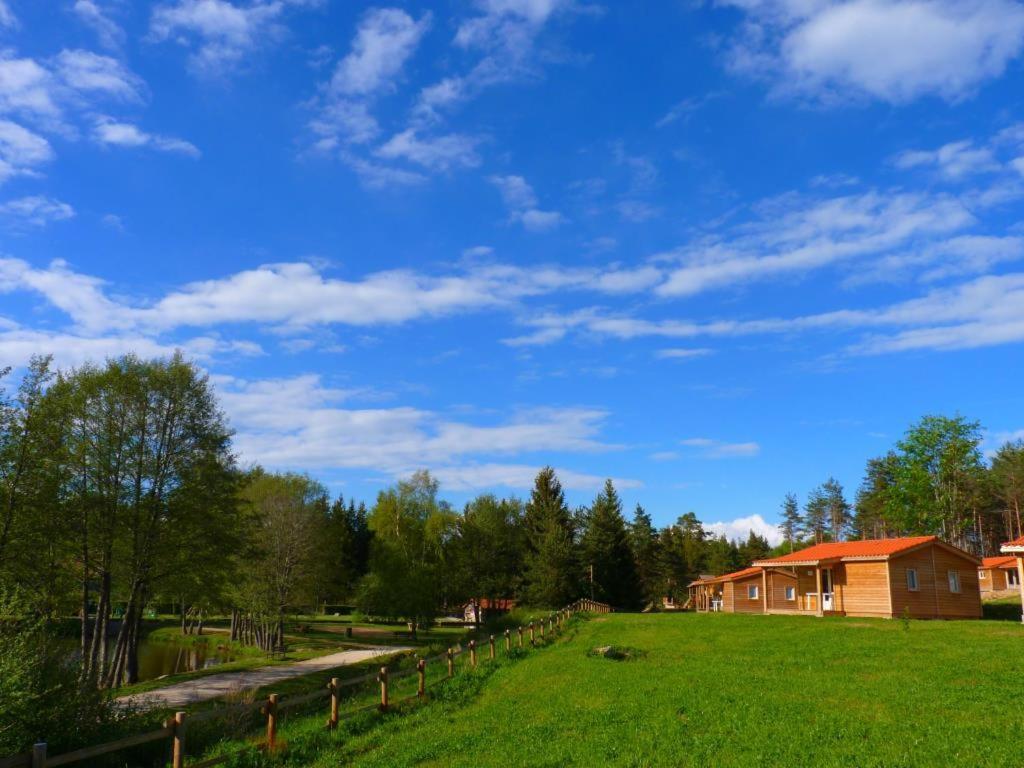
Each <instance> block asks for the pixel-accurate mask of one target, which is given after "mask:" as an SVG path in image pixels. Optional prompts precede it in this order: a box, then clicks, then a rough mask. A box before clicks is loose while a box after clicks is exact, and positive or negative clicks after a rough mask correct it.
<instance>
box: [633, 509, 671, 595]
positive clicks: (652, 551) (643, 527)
mask: <svg viewBox="0 0 1024 768" xmlns="http://www.w3.org/2000/svg"><path fill="white" fill-rule="evenodd" d="M629 540H630V546H631V548H632V550H633V560H634V562H635V563H636V575H637V581H638V582H639V585H640V593H641V594H642V595H643V600H644V602H645V603H654V604H655V605H658V604H660V602H661V598H662V597H663V596H664V594H665V593H664V591H663V589H662V583H661V578H660V576H661V574H660V569H659V565H660V559H661V553H660V552H659V549H660V547H661V541H660V540H659V538H658V532H657V531H656V530H655V528H654V525H653V524H652V522H651V516H650V515H649V514H647V512H645V511H644V508H643V507H641V506H640V505H639V504H637V505H636V510H635V511H634V512H633V522H632V523H631V524H630V526H629Z"/></svg>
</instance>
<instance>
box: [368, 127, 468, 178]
mask: <svg viewBox="0 0 1024 768" xmlns="http://www.w3.org/2000/svg"><path fill="white" fill-rule="evenodd" d="M478 143H479V139H476V138H474V137H472V136H466V135H463V134H460V133H452V134H448V135H446V136H436V137H433V138H426V139H424V138H420V137H419V136H417V135H416V131H415V130H413V129H411V128H410V129H407V130H405V131H402V132H401V133H397V134H395V135H394V136H392V137H391V139H389V140H388V141H387V143H385V144H383V145H382V146H380V147H378V148H377V150H376V155H377V156H378V157H381V158H384V159H386V160H398V159H402V160H408V161H409V162H412V163H416V164H417V165H421V166H423V167H424V168H428V169H430V170H433V171H448V170H451V169H452V168H473V167H476V166H477V165H479V164H480V157H479V156H478V155H477V153H476V145H477V144H478Z"/></svg>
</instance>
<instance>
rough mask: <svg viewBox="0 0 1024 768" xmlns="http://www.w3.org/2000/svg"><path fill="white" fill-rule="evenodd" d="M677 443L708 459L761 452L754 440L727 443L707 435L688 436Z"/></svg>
mask: <svg viewBox="0 0 1024 768" xmlns="http://www.w3.org/2000/svg"><path fill="white" fill-rule="evenodd" d="M679 444H680V445H682V446H685V447H687V448H691V449H693V450H695V451H697V453H698V454H699V455H701V456H703V457H704V458H708V459H735V458H747V457H751V456H757V455H758V454H759V453H761V446H760V445H758V444H757V443H754V442H746V443H729V442H725V441H723V440H714V439H712V438H709V437H689V438H686V439H685V440H680V441H679Z"/></svg>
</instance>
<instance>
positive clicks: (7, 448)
mask: <svg viewBox="0 0 1024 768" xmlns="http://www.w3.org/2000/svg"><path fill="white" fill-rule="evenodd" d="M0 373H2V374H4V375H6V373H7V372H0ZM0 378H2V377H0ZM339 439H344V436H342V435H340V436H339ZM438 491H439V489H438V484H437V482H436V481H435V480H434V479H433V478H432V477H431V476H430V475H429V474H428V473H426V472H419V473H416V474H415V475H414V476H413V477H411V478H409V479H408V480H404V481H402V482H398V483H396V484H395V485H394V486H393V487H391V488H387V489H385V490H383V491H381V492H380V493H379V494H378V496H377V499H376V500H375V502H374V503H373V504H372V505H371V506H370V507H367V505H365V504H362V503H358V504H357V503H356V502H355V501H354V500H345V499H343V498H341V497H338V498H335V499H333V500H332V499H331V498H330V496H329V494H328V492H327V490H326V488H325V487H324V486H323V485H322V484H321V483H319V482H317V481H316V480H315V479H313V478H311V477H309V476H307V475H304V474H295V473H274V472H268V471H265V470H263V469H262V468H260V467H241V466H239V464H238V462H237V459H236V457H235V455H234V453H233V451H232V442H231V431H230V428H229V426H228V424H227V420H226V418H225V417H224V415H223V413H222V411H221V410H220V407H219V405H218V402H217V399H216V395H215V392H214V391H213V387H212V386H211V384H210V382H209V379H208V378H207V377H206V376H205V375H203V374H202V373H201V372H200V371H199V370H198V369H197V368H196V367H195V366H194V365H193V364H192V363H191V362H189V361H187V360H185V359H184V358H183V357H181V356H180V355H176V356H174V357H172V358H170V359H166V360H142V359H139V358H137V357H134V356H131V355H129V356H124V357H120V358H116V359H112V360H109V361H107V362H106V363H105V364H103V365H91V364H90V365H83V366H80V367H78V368H74V369H71V370H68V371H57V370H55V369H54V367H53V365H52V362H51V360H50V359H49V358H45V357H40V358H36V359H34V360H33V361H32V362H31V364H30V365H29V367H28V370H27V371H26V372H25V373H24V375H23V376H22V377H21V379H20V383H19V384H18V386H17V388H16V391H14V392H13V393H10V394H9V395H5V396H4V397H2V398H0V591H2V593H3V595H0V596H3V597H4V599H5V600H6V601H7V602H9V603H11V604H15V603H16V604H18V605H22V606H26V608H25V610H27V611H29V612H31V613H32V615H33V616H34V617H42V618H44V619H53V620H55V619H58V618H60V617H66V616H72V615H76V616H77V617H78V620H79V633H78V645H79V649H78V650H79V657H80V659H81V664H80V676H81V678H82V681H83V682H84V683H86V684H87V685H88V686H90V687H94V688H101V689H102V688H113V687H117V686H119V685H122V684H127V683H132V682H135V681H136V680H137V679H138V649H139V642H140V639H141V635H142V633H143V631H144V623H143V619H144V618H145V617H146V616H147V615H151V614H152V613H154V612H155V611H157V610H159V611H160V612H167V611H170V610H173V611H174V612H175V613H177V614H178V615H179V616H180V620H181V627H182V631H183V632H185V633H189V632H201V631H202V628H203V624H204V622H205V621H207V620H208V618H209V617H210V616H211V615H215V614H216V615H230V617H231V625H230V626H231V636H232V638H233V639H235V640H238V641H240V642H245V643H251V644H253V645H257V646H259V647H262V648H265V649H271V648H273V647H274V646H275V645H277V644H280V643H281V642H282V639H283V631H284V629H283V628H284V621H285V617H286V615H287V614H288V613H289V612H294V611H297V610H300V609H301V610H314V609H317V608H322V607H323V606H325V605H328V606H329V605H331V604H341V603H354V604H355V605H356V606H357V607H358V608H359V609H360V610H362V611H363V612H365V613H367V614H369V615H372V616H377V617H382V618H389V619H397V618H402V619H406V620H411V621H426V620H430V619H432V618H434V617H435V616H436V615H437V614H438V613H439V612H442V611H451V610H454V609H455V608H456V607H457V606H459V605H460V604H461V603H462V602H464V601H467V600H469V599H471V598H479V597H490V598H513V599H519V600H522V601H525V602H529V603H533V604H538V605H548V606H555V605H561V604H565V603H567V602H570V601H571V600H574V599H576V598H578V597H580V596H581V595H583V594H590V593H591V592H592V593H593V595H594V596H595V597H596V598H597V599H601V600H607V601H609V602H612V603H614V604H616V605H619V606H624V607H626V606H629V607H632V606H637V605H640V604H641V603H642V602H643V601H644V600H645V599H648V598H650V597H652V596H654V595H656V594H658V593H659V592H660V591H661V590H663V589H672V588H675V587H677V586H678V585H682V584H685V582H686V580H687V578H688V577H689V575H690V574H691V573H692V572H693V571H694V569H695V568H696V567H697V565H696V564H697V563H698V562H699V560H698V558H697V556H696V555H695V554H694V552H695V551H696V548H699V547H700V546H701V545H700V543H699V542H702V541H703V538H704V535H703V531H702V529H700V526H699V522H696V521H695V519H694V524H695V525H696V527H695V528H694V527H693V525H691V530H687V531H681V532H680V531H677V529H675V528H667V529H665V530H664V531H661V532H655V531H654V530H653V528H652V527H651V524H650V518H649V517H647V516H646V515H645V514H644V513H643V511H642V510H638V511H637V514H636V518H635V520H634V521H633V523H632V524H629V525H627V523H626V521H625V519H624V517H623V514H622V504H621V501H620V499H619V497H618V494H617V492H616V490H615V488H614V486H613V484H612V483H611V482H610V481H609V482H608V483H607V484H606V486H605V488H604V489H603V490H602V491H601V492H600V493H599V494H598V495H597V496H596V498H595V499H594V502H593V504H591V505H590V506H588V507H581V508H577V509H570V508H569V506H568V505H567V503H566V501H565V496H564V493H563V491H562V488H561V486H560V484H559V481H558V478H557V477H556V475H555V473H554V471H553V470H551V469H545V470H543V471H541V472H540V474H539V475H538V477H537V482H536V486H535V488H534V489H533V492H532V493H531V494H530V497H529V499H528V500H526V501H525V502H524V501H522V500H520V499H517V498H514V497H510V498H498V497H496V496H493V495H487V494H485V495H481V496H479V497H477V498H475V499H473V500H472V501H470V502H469V503H467V504H466V505H465V507H464V508H463V509H462V510H461V511H459V510H456V509H454V508H453V507H452V506H451V505H450V504H449V503H448V502H446V501H443V500H441V499H440V498H439V495H438ZM652 558H653V559H652ZM12 596H16V597H17V600H14V599H13V597H12Z"/></svg>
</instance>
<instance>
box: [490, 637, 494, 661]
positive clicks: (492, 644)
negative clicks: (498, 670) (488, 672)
mask: <svg viewBox="0 0 1024 768" xmlns="http://www.w3.org/2000/svg"><path fill="white" fill-rule="evenodd" d="M489 642H490V646H491V661H494V635H491V639H490V641H489Z"/></svg>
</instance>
